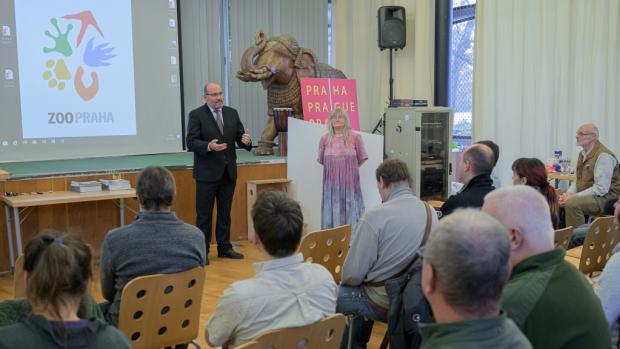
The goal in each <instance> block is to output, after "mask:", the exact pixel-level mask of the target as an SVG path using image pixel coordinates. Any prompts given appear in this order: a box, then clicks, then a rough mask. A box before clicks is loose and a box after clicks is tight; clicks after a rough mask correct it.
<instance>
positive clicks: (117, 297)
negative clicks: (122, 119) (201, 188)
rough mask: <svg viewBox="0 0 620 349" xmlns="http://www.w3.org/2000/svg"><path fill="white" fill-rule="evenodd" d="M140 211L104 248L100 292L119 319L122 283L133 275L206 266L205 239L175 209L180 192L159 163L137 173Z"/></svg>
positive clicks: (107, 309) (111, 317)
mask: <svg viewBox="0 0 620 349" xmlns="http://www.w3.org/2000/svg"><path fill="white" fill-rule="evenodd" d="M136 194H137V196H138V201H139V202H140V214H139V215H138V218H137V219H136V221H135V222H133V223H132V224H130V225H127V226H124V227H120V228H116V229H112V230H111V231H110V232H109V233H108V234H107V235H106V238H105V240H104V242H103V246H102V248H101V293H102V294H103V297H104V298H105V299H106V300H107V301H108V302H109V303H105V304H104V305H102V310H103V311H104V313H105V316H106V319H107V320H108V322H110V323H112V324H115V325H116V324H117V323H118V314H119V310H120V309H119V308H120V301H121V293H122V291H123V287H125V284H127V283H128V282H129V281H131V280H132V279H134V278H136V277H138V276H143V275H151V274H172V273H178V272H181V271H185V270H188V269H192V268H195V267H197V266H204V265H205V261H206V252H205V240H204V235H203V234H202V232H201V231H200V229H198V228H196V227H195V226H193V225H190V224H186V223H184V222H183V221H181V220H179V219H178V218H177V217H176V215H175V214H174V212H171V211H170V208H171V206H172V201H173V200H174V197H175V194H176V184H175V181H174V177H173V176H172V173H170V171H168V170H167V169H165V168H163V167H159V166H151V167H147V168H145V169H144V170H143V171H142V172H140V174H139V175H138V180H137V183H136Z"/></svg>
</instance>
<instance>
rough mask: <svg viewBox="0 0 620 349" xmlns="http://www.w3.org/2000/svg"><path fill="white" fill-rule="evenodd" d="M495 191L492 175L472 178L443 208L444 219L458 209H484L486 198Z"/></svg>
mask: <svg viewBox="0 0 620 349" xmlns="http://www.w3.org/2000/svg"><path fill="white" fill-rule="evenodd" d="M493 190H495V187H494V186H493V180H492V179H491V175H490V174H488V173H486V174H481V175H478V176H476V177H474V178H472V179H471V180H470V181H469V183H467V184H466V185H465V188H463V190H461V192H460V193H458V194H456V195H452V196H450V197H449V198H448V200H446V202H445V203H444V204H443V206H441V214H442V217H444V216H446V215H449V214H450V213H452V211H454V210H456V209H457V208H462V207H476V208H478V207H482V204H484V197H485V196H486V195H487V194H488V193H490V192H491V191H493Z"/></svg>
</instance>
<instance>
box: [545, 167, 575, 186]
mask: <svg viewBox="0 0 620 349" xmlns="http://www.w3.org/2000/svg"><path fill="white" fill-rule="evenodd" d="M547 178H548V179H554V180H555V188H556V189H557V188H558V186H559V185H560V181H568V184H569V185H570V183H571V182H573V181H576V180H577V176H576V175H575V174H570V173H565V172H555V171H551V172H547Z"/></svg>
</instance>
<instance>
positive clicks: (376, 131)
mask: <svg viewBox="0 0 620 349" xmlns="http://www.w3.org/2000/svg"><path fill="white" fill-rule="evenodd" d="M384 119H385V113H383V115H381V117H380V118H379V121H377V124H376V125H375V128H373V129H372V134H380V135H382V134H383V130H384V128H385V124H384V122H383V121H384ZM379 128H381V129H379Z"/></svg>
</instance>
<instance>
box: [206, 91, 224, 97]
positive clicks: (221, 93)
mask: <svg viewBox="0 0 620 349" xmlns="http://www.w3.org/2000/svg"><path fill="white" fill-rule="evenodd" d="M206 95H207V96H213V97H219V96H223V95H224V92H213V93H206Z"/></svg>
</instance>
